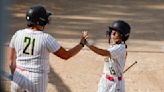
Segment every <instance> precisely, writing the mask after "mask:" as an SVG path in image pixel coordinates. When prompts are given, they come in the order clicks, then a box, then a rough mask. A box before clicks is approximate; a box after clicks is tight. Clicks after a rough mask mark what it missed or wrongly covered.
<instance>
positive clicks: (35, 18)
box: [9, 5, 85, 92]
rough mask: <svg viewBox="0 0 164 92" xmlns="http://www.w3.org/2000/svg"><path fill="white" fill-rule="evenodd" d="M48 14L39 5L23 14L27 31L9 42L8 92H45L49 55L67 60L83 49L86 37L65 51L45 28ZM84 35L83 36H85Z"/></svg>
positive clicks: (21, 31) (19, 31)
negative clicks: (9, 70) (11, 77)
mask: <svg viewBox="0 0 164 92" xmlns="http://www.w3.org/2000/svg"><path fill="white" fill-rule="evenodd" d="M50 15H51V13H50V12H47V11H46V9H45V8H44V7H43V6H41V5H35V6H32V7H31V8H30V9H29V10H28V11H27V14H26V19H27V21H28V24H27V26H28V27H27V28H25V29H22V30H18V31H17V32H16V33H15V34H14V35H13V37H12V39H11V42H10V51H9V52H10V55H9V58H10V69H11V72H12V74H13V82H12V83H11V92H46V88H47V84H48V72H49V64H48V61H49V53H53V54H54V55H56V56H58V57H60V58H62V59H65V60H67V59H69V58H70V57H72V56H74V55H75V54H77V53H78V52H79V51H80V50H81V49H82V48H83V47H84V40H85V35H83V36H82V39H81V41H80V43H79V44H78V45H76V46H75V47H74V48H72V49H70V50H68V51H66V50H65V49H64V48H63V47H62V46H60V45H59V43H58V42H57V41H56V39H55V38H53V37H52V36H51V35H49V34H47V33H45V32H44V31H43V30H44V27H45V26H46V24H48V23H49V16H50ZM84 34H85V33H84Z"/></svg>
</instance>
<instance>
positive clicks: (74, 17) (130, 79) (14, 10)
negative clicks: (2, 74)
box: [0, 0, 164, 92]
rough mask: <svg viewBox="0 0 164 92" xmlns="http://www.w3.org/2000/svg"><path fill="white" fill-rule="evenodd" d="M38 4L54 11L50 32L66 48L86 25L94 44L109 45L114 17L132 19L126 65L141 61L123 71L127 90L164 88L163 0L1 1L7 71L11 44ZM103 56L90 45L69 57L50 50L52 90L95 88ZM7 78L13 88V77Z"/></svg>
mask: <svg viewBox="0 0 164 92" xmlns="http://www.w3.org/2000/svg"><path fill="white" fill-rule="evenodd" d="M35 4H41V5H44V6H45V7H46V9H47V10H49V11H51V12H52V13H53V15H52V16H51V23H50V24H49V25H47V26H46V29H45V32H47V33H49V34H51V35H53V36H54V37H55V38H56V39H57V40H58V42H59V43H60V44H61V45H62V46H63V47H64V48H67V49H70V48H72V47H74V46H75V45H76V44H78V43H79V41H80V37H81V32H82V31H83V30H87V31H88V32H89V39H90V40H93V41H94V45H95V46H98V47H100V48H104V49H107V48H108V46H109V45H108V43H107V42H108V41H107V38H106V37H105V31H106V30H108V26H109V25H111V23H112V22H113V21H115V20H125V21H127V22H128V23H129V24H130V25H131V29H132V30H131V34H130V38H129V40H128V41H127V45H128V49H127V50H128V57H127V61H126V67H128V66H129V65H131V64H132V63H133V62H135V61H138V63H137V64H136V65H135V66H134V67H132V68H131V69H130V70H129V71H127V72H126V73H125V74H124V77H125V88H126V92H164V88H163V83H164V77H163V76H164V61H163V60H164V31H163V29H164V21H163V16H164V12H163V11H164V1H163V0H11V1H9V0H1V1H0V7H1V8H0V11H1V14H0V19H1V20H0V26H1V27H0V32H1V33H0V37H1V39H0V46H1V48H0V49H1V50H0V51H1V68H2V66H3V65H4V66H3V67H4V69H5V70H6V71H8V72H9V69H8V58H7V55H8V44H9V42H10V39H11V37H12V35H13V34H14V33H15V32H16V31H17V30H19V29H23V28H26V20H25V14H26V11H27V10H28V9H29V8H30V6H32V5H35ZM103 60H104V57H102V56H99V55H97V54H95V53H93V52H92V51H90V50H89V49H88V48H87V47H84V48H83V50H82V51H81V52H80V53H79V54H78V55H76V56H75V57H73V58H71V59H70V60H68V62H63V60H61V59H60V58H58V57H56V56H53V55H50V66H51V71H50V73H49V85H48V89H47V90H48V91H47V92H96V90H97V85H98V82H99V79H100V77H101V74H102V70H103V63H104V62H103ZM2 61H4V62H2ZM126 67H125V68H126ZM3 80H4V81H3V82H4V83H3V85H4V89H5V92H9V90H10V81H7V80H5V79H3Z"/></svg>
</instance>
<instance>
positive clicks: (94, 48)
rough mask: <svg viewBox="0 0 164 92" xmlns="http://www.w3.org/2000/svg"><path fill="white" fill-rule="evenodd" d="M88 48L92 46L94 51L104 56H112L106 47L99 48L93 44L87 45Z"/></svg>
mask: <svg viewBox="0 0 164 92" xmlns="http://www.w3.org/2000/svg"><path fill="white" fill-rule="evenodd" d="M87 47H88V48H90V49H91V50H92V51H93V52H95V53H97V54H99V55H102V56H110V52H109V51H107V50H104V49H99V48H97V47H95V46H93V45H87Z"/></svg>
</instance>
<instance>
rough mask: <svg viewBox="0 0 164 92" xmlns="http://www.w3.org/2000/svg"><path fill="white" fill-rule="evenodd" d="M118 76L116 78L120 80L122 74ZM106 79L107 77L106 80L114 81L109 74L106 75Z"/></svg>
mask: <svg viewBox="0 0 164 92" xmlns="http://www.w3.org/2000/svg"><path fill="white" fill-rule="evenodd" d="M117 78H118V80H119V81H121V80H122V76H120V77H117ZM106 79H108V80H110V81H114V79H115V78H114V77H112V76H110V75H106Z"/></svg>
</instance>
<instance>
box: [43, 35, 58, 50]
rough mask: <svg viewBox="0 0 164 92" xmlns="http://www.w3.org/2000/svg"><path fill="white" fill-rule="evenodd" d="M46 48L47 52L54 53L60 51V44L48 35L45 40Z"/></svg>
mask: <svg viewBox="0 0 164 92" xmlns="http://www.w3.org/2000/svg"><path fill="white" fill-rule="evenodd" d="M46 47H47V49H48V51H49V52H51V53H52V52H56V51H58V50H59V49H60V47H61V46H60V44H59V43H58V42H57V41H56V39H55V38H53V37H52V36H51V35H48V37H47V39H46Z"/></svg>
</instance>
